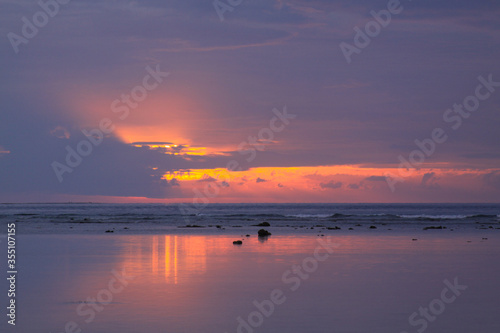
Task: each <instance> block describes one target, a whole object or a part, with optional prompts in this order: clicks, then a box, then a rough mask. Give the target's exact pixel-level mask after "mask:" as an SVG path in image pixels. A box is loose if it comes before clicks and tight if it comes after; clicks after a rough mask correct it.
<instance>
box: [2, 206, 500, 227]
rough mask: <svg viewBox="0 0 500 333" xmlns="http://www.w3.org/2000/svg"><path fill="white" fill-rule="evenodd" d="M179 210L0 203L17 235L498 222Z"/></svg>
mask: <svg viewBox="0 0 500 333" xmlns="http://www.w3.org/2000/svg"><path fill="white" fill-rule="evenodd" d="M191 206H192V205H191ZM183 207H184V209H183V208H182V207H181V206H180V205H177V204H96V203H62V204H59V203H58V204H0V224H2V225H3V224H7V223H12V222H16V223H17V224H18V229H19V230H20V231H22V230H23V228H25V229H26V230H29V231H30V232H31V233H32V232H35V233H36V232H40V233H43V232H53V231H54V230H55V229H57V230H59V231H60V230H61V229H64V227H67V228H68V230H69V229H73V227H74V226H75V225H79V226H80V227H81V226H82V225H86V226H90V225H94V226H100V227H102V226H109V227H111V226H119V227H122V228H123V227H127V228H134V229H135V230H136V231H139V230H141V229H143V230H158V229H172V228H181V227H186V226H188V227H205V228H209V227H218V228H221V227H222V228H232V227H248V226H252V225H255V224H259V223H262V222H268V223H270V224H271V226H273V227H297V228H298V227H308V228H310V227H314V226H325V227H330V226H341V227H342V226H346V227H347V226H360V225H361V226H365V225H379V226H392V227H397V226H400V227H404V226H412V227H417V228H419V227H421V226H426V225H436V224H439V225H442V226H450V227H459V226H466V225H469V226H477V227H480V226H482V227H490V226H495V224H498V223H499V222H500V204H292V203H291V204H208V205H206V206H203V207H199V209H197V210H196V211H192V210H191V211H189V212H190V213H189V214H185V213H183V211H184V212H185V211H186V210H185V207H186V206H183ZM2 229H5V228H2ZM77 229H79V230H80V229H81V228H77ZM91 229H92V228H91ZM99 229H100V228H99ZM1 232H2V233H3V232H4V230H2V231H1Z"/></svg>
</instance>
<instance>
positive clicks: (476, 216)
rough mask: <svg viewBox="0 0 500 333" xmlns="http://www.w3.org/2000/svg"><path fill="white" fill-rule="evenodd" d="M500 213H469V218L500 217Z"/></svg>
mask: <svg viewBox="0 0 500 333" xmlns="http://www.w3.org/2000/svg"><path fill="white" fill-rule="evenodd" d="M499 216H500V215H488V214H477V215H469V216H467V218H469V219H479V218H494V217H499Z"/></svg>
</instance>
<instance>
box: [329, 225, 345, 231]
mask: <svg viewBox="0 0 500 333" xmlns="http://www.w3.org/2000/svg"><path fill="white" fill-rule="evenodd" d="M327 229H328V230H340V229H342V228H341V227H339V226H335V227H328V228H327Z"/></svg>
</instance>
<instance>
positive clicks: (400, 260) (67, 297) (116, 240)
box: [0, 228, 500, 333]
mask: <svg viewBox="0 0 500 333" xmlns="http://www.w3.org/2000/svg"><path fill="white" fill-rule="evenodd" d="M266 229H269V230H272V231H273V235H272V236H270V237H268V238H260V239H259V238H258V237H257V236H256V232H255V231H253V232H251V236H250V237H246V236H245V234H244V233H241V232H235V231H227V230H225V231H219V232H224V233H222V234H218V235H217V234H215V235H214V234H212V233H210V234H204V233H203V232H201V231H199V230H196V231H194V232H192V231H191V229H189V230H184V231H183V232H182V233H177V234H161V235H141V234H137V233H135V234H119V233H108V234H100V235H68V234H65V235H63V234H52V235H21V236H18V260H19V263H18V267H19V274H18V291H19V293H18V297H17V302H18V304H19V305H18V318H17V325H16V326H15V327H10V325H9V327H8V330H9V331H10V332H23V333H24V332H57V333H59V332H66V331H67V332H79V330H80V329H81V331H82V332H93V333H101V332H102V333H104V332H107V333H109V332H126V333H127V332H152V333H154V332H360V333H362V332H363V333H364V332H380V333H382V332H384V333H387V332H396V333H400V332H408V333H410V332H417V330H419V329H420V330H421V332H423V331H425V332H440V333H446V332H450V333H451V332H453V333H461V332H463V333H466V332H467V333H470V332H482V333H489V332H491V333H497V332H498V331H500V324H499V323H498V320H497V319H495V318H496V316H497V314H498V312H499V310H500V301H499V300H500V288H498V286H497V284H498V281H500V264H499V263H500V260H499V259H500V236H499V235H498V234H497V233H496V232H495V231H490V230H476V231H472V232H458V233H457V232H450V231H449V230H427V231H422V230H420V231H415V232H412V233H402V232H397V233H391V232H389V231H382V230H379V229H376V230H366V231H364V232H355V233H353V234H349V232H348V230H340V231H341V232H339V230H323V231H320V232H317V231H318V230H316V229H313V230H310V229H309V232H308V233H305V232H303V233H297V234H293V233H291V232H290V233H284V234H279V233H277V232H276V230H273V228H266ZM277 229H278V228H277ZM313 232H314V233H313ZM316 233H317V234H316ZM318 234H319V235H318ZM321 234H324V236H321ZM242 235H243V236H242ZM485 238H487V239H485ZM235 240H243V242H242V243H243V244H242V245H233V241H235ZM5 288H7V285H6V284H5V282H4V283H3V284H2V290H6V289H5ZM6 326H7V325H6V321H5V320H4V321H3V322H2V323H1V325H0V327H1V328H2V331H4V328H6Z"/></svg>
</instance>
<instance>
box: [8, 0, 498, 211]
mask: <svg viewBox="0 0 500 333" xmlns="http://www.w3.org/2000/svg"><path fill="white" fill-rule="evenodd" d="M498 17H500V3H499V2H498V1H493V0H478V1H469V0H432V1H431V0H413V1H410V0H401V2H399V1H398V0H389V1H387V0H384V1H379V0H370V1H367V0H359V1H347V0H343V1H335V0H329V1H326V0H325V1H322V0H307V1H306V0H276V1H273V0H253V1H248V0H231V1H230V0H220V1H219V0H216V1H212V0H203V1H202V0H191V1H181V0H171V1H159V0H144V1H114V0H102V1H99V0H89V1H77V0H72V1H68V0H59V2H55V0H42V1H41V2H40V3H39V2H37V1H32V0H1V1H0V21H1V24H0V35H1V36H3V37H2V39H1V42H0V43H1V47H0V68H1V70H0V99H1V101H2V104H1V112H0V202H69V201H71V202H81V201H85V202H88V201H92V202H165V203H175V202H187V203H190V202H192V203H200V204H205V203H218V202H343V203H344V202H417V203H420V202H499V198H500V149H499V144H498V143H499V142H500V131H499V130H498V125H499V121H500V112H499V111H500V66H499V63H498V59H499V56H500V21H499V20H498Z"/></svg>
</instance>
